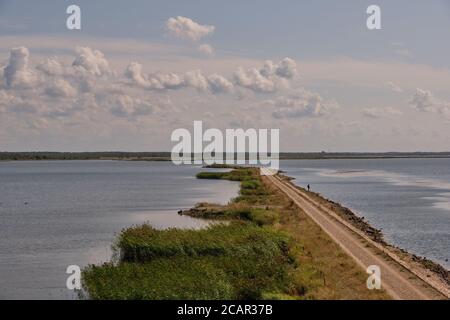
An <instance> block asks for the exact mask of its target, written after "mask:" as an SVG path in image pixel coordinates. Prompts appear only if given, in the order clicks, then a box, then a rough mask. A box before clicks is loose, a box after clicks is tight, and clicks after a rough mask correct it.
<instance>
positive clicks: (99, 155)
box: [0, 151, 450, 161]
mask: <svg viewBox="0 0 450 320" xmlns="http://www.w3.org/2000/svg"><path fill="white" fill-rule="evenodd" d="M246 156H247V157H248V154H247V155H246ZM279 158H280V160H321V159H404V158H411V159H413V158H418V159H427V158H450V152H379V153H377V152H281V153H280V155H279ZM27 160H34V161H37V160H47V161H48V160H121V161H170V160H171V153H170V152H165V151H164V152H121V151H106V152H45V151H43V152H0V161H27Z"/></svg>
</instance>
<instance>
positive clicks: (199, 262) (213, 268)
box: [83, 168, 300, 299]
mask: <svg viewBox="0 0 450 320" xmlns="http://www.w3.org/2000/svg"><path fill="white" fill-rule="evenodd" d="M197 178H199V179H226V180H232V181H240V182H241V188H240V195H239V197H237V198H236V199H234V201H233V202H232V203H230V205H228V206H224V207H220V206H216V207H214V208H213V207H211V208H206V210H197V211H193V212H195V214H193V216H195V217H201V218H209V219H217V220H228V221H227V223H218V224H214V225H212V226H210V227H209V228H206V229H201V230H185V229H168V230H157V229H154V228H153V227H151V226H149V225H141V226H137V227H132V228H128V229H125V230H123V231H122V232H121V233H120V235H119V237H118V239H117V245H116V250H117V251H118V252H119V256H120V257H121V258H120V260H119V262H118V263H117V264H116V265H114V264H111V263H109V264H104V265H102V266H90V267H88V268H86V269H85V270H84V271H83V286H84V288H85V291H86V292H87V293H88V296H89V298H92V299H262V298H272V299H285V298H289V297H291V296H293V295H294V296H295V294H296V293H297V292H298V290H297V289H296V288H298V287H299V286H300V285H298V284H296V282H295V279H294V277H292V273H293V270H294V269H296V268H297V264H296V262H295V260H294V259H293V258H292V254H291V252H290V247H291V245H290V238H289V237H288V236H287V235H286V234H285V233H283V232H281V231H278V230H276V229H275V228H274V227H273V225H274V224H275V223H276V222H277V221H278V219H279V213H278V212H277V211H275V210H273V209H270V208H269V207H266V206H262V207H261V206H258V207H255V206H253V204H254V203H258V204H262V203H264V204H265V203H267V201H268V192H267V190H266V188H265V186H264V185H263V183H262V182H261V178H260V176H259V172H258V169H255V168H241V169H235V170H232V171H230V172H202V173H199V174H198V175H197Z"/></svg>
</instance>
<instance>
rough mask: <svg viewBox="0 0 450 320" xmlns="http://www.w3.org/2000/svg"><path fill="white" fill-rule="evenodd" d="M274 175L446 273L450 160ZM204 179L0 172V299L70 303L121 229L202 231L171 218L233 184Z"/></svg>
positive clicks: (70, 169)
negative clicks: (79, 277) (73, 280)
mask: <svg viewBox="0 0 450 320" xmlns="http://www.w3.org/2000/svg"><path fill="white" fill-rule="evenodd" d="M281 167H282V169H283V170H285V171H287V174H288V175H290V176H293V177H295V178H296V180H295V182H296V183H297V184H299V185H301V186H305V185H306V184H308V183H309V184H311V186H312V188H313V190H314V191H318V192H320V193H322V194H323V195H324V196H325V197H327V198H330V199H332V200H335V201H338V202H341V203H342V204H344V205H345V206H348V207H350V208H351V209H353V210H354V211H355V212H356V213H358V214H360V215H362V216H364V217H365V218H366V219H367V220H369V221H370V223H371V224H373V225H374V226H376V227H378V228H382V229H383V232H384V234H385V236H386V238H387V240H388V241H390V242H391V243H393V244H395V245H398V246H400V247H402V248H405V249H407V250H409V251H411V252H414V253H416V254H419V255H422V256H426V257H429V258H431V259H433V260H436V261H438V262H440V263H442V264H443V265H445V266H446V267H447V268H448V267H449V266H450V264H449V263H448V262H446V261H445V260H446V259H449V258H450V254H449V251H450V169H449V168H450V159H380V160H288V161H282V162H281ZM201 170H204V169H202V168H200V167H189V166H182V167H177V166H174V165H172V164H171V163H169V162H126V161H49V162H46V161H42V162H36V161H30V162H0V299H18V298H24V299H74V298H75V295H74V294H73V293H72V292H71V291H69V290H67V289H66V288H65V281H66V278H67V275H66V273H65V271H66V268H67V266H68V265H73V264H75V265H79V266H80V267H83V266H86V265H87V264H92V263H101V262H103V261H108V260H109V259H110V257H111V253H112V252H111V249H110V247H111V244H112V242H113V241H114V239H115V236H116V235H117V233H118V232H119V231H120V230H121V229H122V228H124V227H127V226H131V225H135V224H140V223H143V222H149V223H151V224H152V225H154V226H155V227H157V228H167V227H185V228H186V227H187V228H191V227H192V228H197V227H202V226H204V225H205V222H203V221H201V220H196V219H192V218H189V217H180V216H178V214H177V211H178V210H179V209H181V208H190V207H192V206H193V205H194V204H195V203H197V202H199V201H209V202H219V203H226V202H228V201H229V200H230V199H231V198H232V197H235V196H236V195H237V192H238V184H237V183H235V182H229V181H214V180H196V179H195V174H196V173H197V172H199V171H201Z"/></svg>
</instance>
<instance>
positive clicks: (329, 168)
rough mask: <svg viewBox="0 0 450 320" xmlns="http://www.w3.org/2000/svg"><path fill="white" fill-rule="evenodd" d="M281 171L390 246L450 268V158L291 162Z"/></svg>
mask: <svg viewBox="0 0 450 320" xmlns="http://www.w3.org/2000/svg"><path fill="white" fill-rule="evenodd" d="M281 168H282V169H283V170H285V171H286V172H287V175H289V176H292V177H294V178H296V180H294V182H295V183H297V184H298V185H300V186H303V187H305V186H306V185H307V184H310V185H311V187H312V190H313V191H316V192H319V193H321V194H322V195H323V196H325V197H326V198H329V199H332V200H334V201H337V202H339V203H341V204H343V205H345V206H347V207H349V208H351V209H352V210H353V211H354V212H355V213H358V214H359V215H361V216H364V217H365V218H366V219H367V220H368V221H369V222H370V223H371V224H372V225H373V226H375V227H377V228H380V229H382V230H383V233H384V234H385V238H386V240H388V241H389V242H390V243H392V244H394V245H397V246H399V247H401V248H404V249H407V250H408V251H410V252H412V253H415V254H418V255H420V256H425V257H428V258H430V259H432V260H435V261H437V262H439V263H441V264H442V265H444V266H445V267H446V268H450V263H449V262H448V261H446V260H447V259H450V159H368V160H366V159H364V160H287V161H282V162H281Z"/></svg>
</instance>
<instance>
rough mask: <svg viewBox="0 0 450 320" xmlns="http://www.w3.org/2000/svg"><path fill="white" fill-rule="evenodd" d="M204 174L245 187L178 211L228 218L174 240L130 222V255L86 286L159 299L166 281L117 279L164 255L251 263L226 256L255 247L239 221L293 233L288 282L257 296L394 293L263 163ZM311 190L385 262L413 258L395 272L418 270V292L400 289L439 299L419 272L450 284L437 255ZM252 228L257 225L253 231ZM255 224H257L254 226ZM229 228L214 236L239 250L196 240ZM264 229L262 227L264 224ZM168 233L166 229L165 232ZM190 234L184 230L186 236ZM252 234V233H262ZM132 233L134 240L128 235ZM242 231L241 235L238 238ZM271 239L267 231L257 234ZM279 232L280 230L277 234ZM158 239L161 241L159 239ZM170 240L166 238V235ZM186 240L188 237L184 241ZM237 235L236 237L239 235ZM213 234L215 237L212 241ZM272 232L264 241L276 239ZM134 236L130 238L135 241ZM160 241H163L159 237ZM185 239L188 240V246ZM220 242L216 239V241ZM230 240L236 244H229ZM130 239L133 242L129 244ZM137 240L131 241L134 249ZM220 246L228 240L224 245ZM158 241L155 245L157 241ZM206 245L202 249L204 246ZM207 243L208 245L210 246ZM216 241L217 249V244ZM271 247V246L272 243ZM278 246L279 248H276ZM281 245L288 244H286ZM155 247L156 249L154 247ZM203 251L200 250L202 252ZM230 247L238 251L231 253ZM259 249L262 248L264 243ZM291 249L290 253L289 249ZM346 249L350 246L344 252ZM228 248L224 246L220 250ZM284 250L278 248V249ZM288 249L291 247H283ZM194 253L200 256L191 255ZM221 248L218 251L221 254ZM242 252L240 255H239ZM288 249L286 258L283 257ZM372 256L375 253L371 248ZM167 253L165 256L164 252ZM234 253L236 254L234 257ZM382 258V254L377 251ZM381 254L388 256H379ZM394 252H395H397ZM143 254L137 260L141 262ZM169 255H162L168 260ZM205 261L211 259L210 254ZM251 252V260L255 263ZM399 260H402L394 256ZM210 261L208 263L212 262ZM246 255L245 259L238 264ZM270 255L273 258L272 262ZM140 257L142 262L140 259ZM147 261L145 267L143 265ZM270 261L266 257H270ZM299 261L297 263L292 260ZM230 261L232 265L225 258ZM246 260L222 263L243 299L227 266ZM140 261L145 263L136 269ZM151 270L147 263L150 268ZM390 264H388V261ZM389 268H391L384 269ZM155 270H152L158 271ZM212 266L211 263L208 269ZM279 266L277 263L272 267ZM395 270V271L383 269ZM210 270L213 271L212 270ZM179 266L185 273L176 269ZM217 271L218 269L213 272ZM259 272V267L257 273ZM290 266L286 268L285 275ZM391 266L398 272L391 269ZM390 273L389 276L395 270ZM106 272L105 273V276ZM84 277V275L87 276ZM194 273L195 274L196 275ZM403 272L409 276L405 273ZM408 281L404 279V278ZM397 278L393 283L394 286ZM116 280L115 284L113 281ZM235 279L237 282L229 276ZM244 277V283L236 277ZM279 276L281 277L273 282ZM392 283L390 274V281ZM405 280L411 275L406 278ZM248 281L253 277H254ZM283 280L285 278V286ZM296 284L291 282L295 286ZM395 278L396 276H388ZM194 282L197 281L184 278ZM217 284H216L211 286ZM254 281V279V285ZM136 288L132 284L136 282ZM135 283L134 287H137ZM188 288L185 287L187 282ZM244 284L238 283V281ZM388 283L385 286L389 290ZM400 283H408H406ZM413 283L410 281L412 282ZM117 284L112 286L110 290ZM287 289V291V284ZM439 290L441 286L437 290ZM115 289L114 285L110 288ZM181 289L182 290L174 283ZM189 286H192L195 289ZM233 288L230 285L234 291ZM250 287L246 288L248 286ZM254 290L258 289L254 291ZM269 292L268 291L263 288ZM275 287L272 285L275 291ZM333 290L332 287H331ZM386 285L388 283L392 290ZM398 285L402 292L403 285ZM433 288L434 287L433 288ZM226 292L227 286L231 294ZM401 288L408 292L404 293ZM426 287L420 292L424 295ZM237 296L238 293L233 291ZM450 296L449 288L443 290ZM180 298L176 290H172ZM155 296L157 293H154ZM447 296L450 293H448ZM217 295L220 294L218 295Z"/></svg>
mask: <svg viewBox="0 0 450 320" xmlns="http://www.w3.org/2000/svg"><path fill="white" fill-rule="evenodd" d="M278 177H281V180H282V181H285V182H287V183H289V184H290V185H291V186H292V187H293V188H295V189H298V190H302V192H306V191H305V190H304V189H302V188H301V187H298V186H296V185H295V184H293V183H292V180H293V179H292V178H290V177H287V176H285V175H279V176H278ZM197 178H198V179H224V180H231V181H239V182H240V185H241V188H240V192H239V195H238V197H237V198H234V199H232V200H231V201H230V203H229V204H228V205H215V204H209V203H198V204H197V205H196V206H194V207H193V208H191V209H189V210H185V211H181V212H179V214H181V215H188V216H191V217H195V218H201V219H206V220H212V221H218V222H220V221H225V224H222V223H218V224H217V225H216V226H218V227H214V226H213V227H211V228H210V229H208V228H207V229H204V230H203V231H202V230H199V231H193V230H191V231H183V230H181V229H180V231H179V233H178V235H177V234H173V235H172V236H170V237H169V238H167V236H168V235H169V233H171V232H172V233H173V232H175V231H174V230H168V231H154V230H153V228H152V227H151V226H149V225H148V226H146V225H142V226H136V227H133V228H129V229H127V230H124V231H123V232H122V233H121V236H120V238H119V239H120V241H119V244H120V243H122V244H121V245H119V246H118V248H119V249H120V252H121V255H120V256H121V257H126V259H125V260H119V261H118V262H116V263H117V264H115V265H114V264H105V265H102V266H90V267H89V268H88V269H87V270H85V271H83V273H84V275H86V276H87V278H88V283H87V284H86V283H85V284H84V287H85V289H86V291H87V292H88V293H89V292H91V293H92V292H95V296H94V297H95V298H97V299H103V298H105V297H107V298H114V297H115V295H114V294H117V293H120V295H119V296H120V297H125V298H126V297H129V294H131V293H133V292H141V297H144V298H147V299H159V298H158V297H160V298H161V297H165V296H166V295H165V294H166V291H167V290H169V291H170V289H168V287H167V286H166V285H163V284H162V285H160V286H159V288H156V289H155V290H156V291H151V290H150V291H151V292H153V295H148V292H149V291H148V289H145V288H142V287H141V286H142V285H141V284H139V283H134V281H133V280H131V279H130V283H131V284H129V283H128V282H125V283H122V285H117V284H115V282H114V281H115V280H114V279H120V280H122V281H123V279H124V274H125V275H126V274H129V273H130V272H131V273H133V274H135V273H136V272H138V274H139V277H144V278H145V277H150V278H152V277H154V276H153V275H152V274H153V273H152V272H153V271H156V272H162V271H161V270H160V269H158V268H161V265H159V267H157V269H155V270H154V268H155V267H154V266H153V264H154V263H153V262H152V261H154V259H157V260H156V261H163V262H164V263H169V264H170V265H173V263H174V261H177V259H180V258H182V259H183V260H181V261H183V263H186V264H188V265H190V264H192V263H193V265H197V263H198V262H199V261H200V262H201V263H200V265H199V266H198V267H204V265H203V263H206V262H207V263H209V264H211V263H212V265H215V263H217V261H221V259H226V261H228V260H227V259H231V260H229V261H233V264H234V265H236V264H237V265H240V263H243V262H242V261H247V259H249V258H248V257H247V258H244V260H242V259H243V257H241V256H239V254H238V256H233V254H232V255H231V256H227V255H229V254H230V253H226V252H241V250H243V248H244V247H245V246H250V248H251V246H252V245H253V244H252V241H250V242H249V240H244V239H241V238H239V237H240V236H239V233H240V232H241V231H239V232H237V233H236V230H235V229H233V228H235V227H236V223H238V224H239V225H241V227H240V228H243V229H240V230H253V231H252V232H256V234H258V233H259V232H260V231H258V230H272V231H271V232H275V234H276V233H278V232H281V233H282V234H286V235H288V236H289V239H290V240H289V241H287V240H286V241H287V242H286V241H285V242H283V243H284V244H283V245H282V247H284V249H283V250H282V251H279V254H281V255H280V258H281V259H282V260H285V259H286V258H287V257H291V258H289V259H288V260H286V262H287V261H289V260H290V259H293V260H292V261H291V262H288V263H287V264H286V262H284V263H283V264H280V265H279V267H278V268H279V270H278V271H280V272H281V270H284V271H282V272H284V274H285V275H284V278H283V279H284V280H283V282H280V283H279V282H277V281H275V280H274V279H270V278H267V280H261V281H263V282H262V283H263V284H264V283H265V281H267V283H270V284H271V286H275V287H278V286H281V287H278V289H276V290H275V291H273V292H272V291H270V290H269V291H267V289H263V288H264V285H263V287H261V288H259V289H254V290H257V291H254V292H253V293H252V295H251V297H269V296H270V297H273V298H276V297H278V298H276V299H292V298H293V299H305V298H306V299H318V300H321V299H387V293H385V291H384V290H381V291H380V290H375V291H372V290H368V289H367V288H366V276H367V275H365V268H361V265H359V264H358V263H359V262H358V260H357V259H356V258H355V256H354V255H352V254H350V253H349V252H346V250H343V249H344V248H343V247H342V245H341V244H340V243H339V242H338V241H336V239H335V238H334V237H331V238H330V237H329V236H330V235H329V234H328V231H327V230H326V229H325V230H324V229H323V227H322V226H321V225H320V224H317V221H315V220H314V219H312V220H311V219H310V217H307V216H308V215H309V214H306V212H305V211H304V210H305V208H304V207H302V206H297V205H295V206H294V205H293V202H292V201H289V197H288V196H287V195H286V194H285V193H284V192H283V191H282V190H280V189H278V187H277V186H276V185H273V184H272V183H271V182H269V180H271V179H269V178H268V177H265V176H261V175H260V172H259V169H257V168H244V167H241V168H239V169H238V168H236V167H234V168H233V170H232V171H230V172H201V173H199V174H197ZM308 195H310V196H313V197H315V198H316V200H319V201H320V202H321V204H323V205H326V206H327V207H329V208H330V209H331V210H333V211H334V212H335V213H336V214H338V215H339V216H340V217H341V218H342V219H345V220H346V221H348V222H349V223H350V224H351V225H352V226H354V227H355V228H357V229H358V230H360V231H361V232H362V233H364V234H365V236H367V237H368V238H370V240H371V241H374V242H376V243H377V244H378V245H381V246H382V247H383V250H382V251H381V252H380V253H381V254H382V255H383V256H384V255H386V257H383V258H382V259H383V261H388V260H389V257H390V256H389V252H393V251H394V250H395V253H393V254H396V255H401V256H402V260H408V261H407V262H408V264H406V262H405V263H404V264H401V263H399V262H398V261H396V262H397V263H399V265H400V266H398V267H396V271H395V273H397V275H398V274H399V272H400V273H401V272H402V271H401V270H400V269H401V268H404V269H406V270H408V271H407V272H411V274H414V276H415V277H417V279H414V280H412V279H411V278H409V280H408V278H406V281H407V282H408V283H409V284H408V285H409V286H410V287H411V288H415V289H414V290H417V288H419V289H418V290H419V291H421V292H418V295H415V294H412V293H410V294H408V293H406V294H403V293H402V294H400V296H403V297H420V299H422V298H424V297H427V296H428V297H430V296H431V297H435V298H436V297H437V295H436V294H435V293H432V292H434V291H435V292H436V293H437V292H440V294H443V293H442V292H445V290H444V291H440V290H438V289H436V287H434V286H432V285H430V283H429V282H428V281H427V279H423V278H421V277H420V276H418V274H417V270H418V269H421V270H422V271H423V270H426V272H425V274H426V277H430V278H431V279H433V281H434V280H436V279H438V280H439V281H441V282H445V284H444V286H445V288H448V284H449V281H448V278H449V277H448V270H446V269H445V268H443V267H442V266H441V265H439V264H437V263H434V262H432V261H430V260H426V259H423V258H420V257H417V256H414V255H411V254H409V253H407V252H406V251H405V250H402V249H399V248H396V247H394V246H392V245H389V244H388V243H387V242H386V241H385V240H384V238H383V234H382V233H381V231H380V230H377V229H376V228H373V227H372V226H371V225H370V224H369V223H368V222H366V221H365V220H364V219H363V218H361V217H359V216H358V215H357V214H355V213H353V212H352V211H351V210H349V209H348V208H345V207H344V206H342V205H340V204H338V203H336V202H333V201H331V200H328V199H326V198H324V197H323V196H321V195H319V194H315V193H309V192H308ZM250 226H253V227H251V228H250V229H248V228H249V227H250ZM255 227H256V229H252V228H255ZM217 228H224V230H223V231H221V234H222V233H224V235H221V236H220V237H219V238H214V237H213V238H214V239H216V240H214V241H219V242H220V243H223V244H222V245H223V246H225V247H224V248H228V247H229V246H230V245H233V243H235V241H237V242H236V243H239V244H237V246H236V244H234V245H235V247H232V248H233V249H231V247H230V249H221V250H225V251H223V253H220V254H219V253H218V252H217V248H216V247H215V245H214V243H210V244H205V243H203V242H202V244H201V245H200V244H196V241H198V240H195V239H197V237H198V236H199V234H200V233H204V234H205V236H206V237H210V235H208V234H209V233H210V232H212V233H214V232H215V231H214V229H217ZM227 228H229V229H230V232H231V233H230V234H229V235H226V236H225V234H227V231H226V229H227ZM258 228H262V229H258ZM166 234H167V235H166ZM183 234H184V235H183ZM256 234H255V235H253V236H252V237H254V236H256ZM180 235H182V237H181V240H177V241H182V242H181V243H179V242H177V243H176V246H175V247H172V244H171V242H172V240H170V239H171V237H173V236H180ZM130 236H131V240H130V239H129V238H130ZM236 237H238V238H239V239H240V240H236V239H237V238H236ZM258 237H262V238H261V239H264V237H266V236H262V235H260V236H258ZM277 237H278V236H277ZM152 239H155V240H152ZM158 239H159V240H158ZM162 239H167V240H162ZM183 239H184V240H183ZM233 239H234V240H233ZM211 240H212V239H211ZM269 240H270V237H269V238H267V239H266V240H264V241H269ZM130 241H131V242H130ZM153 241H156V244H155V243H154V242H153ZM183 241H187V242H186V243H184V244H183ZM214 241H213V242H214ZM230 241H231V242H230ZM127 243H128V244H127ZM130 244H132V246H131V247H130ZM180 245H181V246H182V247H185V249H182V250H181V251H179V250H180V249H179V248H180ZM222 245H221V246H222ZM155 246H156V247H155ZM198 246H200V247H198ZM205 246H206V247H205ZM210 246H213V247H210ZM271 246H272V245H271ZM275 247H276V246H275ZM280 248H281V247H280ZM385 249H386V250H389V252H385V251H384V250H385ZM155 250H156V251H155ZM199 250H200V251H199ZM228 250H231V251H228ZM247 250H249V248H247V249H245V250H244V251H243V252H251V251H252V250H254V249H250V251H247ZM258 250H260V249H258ZM286 250H287V251H286ZM342 250H343V251H342ZM211 252H216V253H215V254H213V256H210V254H211ZM219 252H222V251H219ZM277 252H278V251H277ZM282 252H285V253H282ZM192 254H193V255H192ZM217 254H219V256H217ZM222 254H225V256H224V257H222V258H220V256H221V255H222ZM234 254H235V253H234ZM285 254H287V256H286V257H285V258H282V257H283V256H284V255H285ZM372 254H374V251H373V250H372ZM158 257H160V258H158ZM233 257H234V258H233ZM374 257H375V255H374ZM380 258H381V256H380ZM390 258H392V257H390ZM136 259H137V260H136ZM161 259H163V260H161ZM205 259H206V260H205ZM252 259H254V258H250V260H249V263H253V262H250V261H253V260H252ZM392 260H393V261H395V259H392ZM205 261H206V262H205ZM239 261H241V262H239ZM268 261H269V260H268ZM136 263H137V264H136ZM142 263H144V268H143V269H142V268H141V267H138V266H140V265H142ZM266 263H267V262H266ZM292 263H293V264H292ZM226 265H227V264H226ZM244 265H245V263H244V264H243V265H241V266H240V267H239V268H238V269H236V270H234V271H230V270H228V271H227V270H226V269H225V270H223V269H220V267H219V269H218V271H217V272H219V273H220V274H222V275H224V278H221V279H220V281H222V282H224V283H226V286H225V287H226V288H227V290H225V291H226V292H227V294H228V296H226V297H228V298H231V299H239V298H237V297H246V294H244V295H243V296H242V294H243V293H242V292H241V291H239V290H238V291H237V292H241V293H233V294H231V293H230V292H234V291H233V290H235V289H233V288H234V286H235V285H236V283H242V281H244V282H243V283H247V282H246V281H249V280H248V279H247V280H243V279H240V280H239V279H238V280H230V278H229V276H227V274H228V272H231V274H235V272H236V271H237V270H241V268H244V269H245V268H246V267H244ZM135 266H136V267H138V269H136V270H135ZM146 266H147V267H148V268H149V269H146V268H147V267H146ZM385 267H386V266H385ZM383 268H384V267H383ZM152 270H153V271H152ZM208 270H209V269H208ZM272 270H277V268H275V269H272ZM383 270H385V271H383V272H388V271H389V270H388V269H383ZM210 271H211V270H210ZM177 272H178V271H177ZM177 272H175V271H174V273H175V274H171V275H170V277H175V278H176V279H177V280H176V281H177V282H179V281H181V282H182V283H184V282H185V281H187V280H186V278H183V277H184V276H183V272H181V271H180V272H179V273H181V275H178V274H177ZM212 272H213V273H214V272H215V271H212ZM254 272H256V271H254ZM286 272H287V273H286ZM389 272H392V268H391V269H390V271H389ZM389 272H388V274H389ZM105 276H106V279H105ZM260 276H264V277H265V276H267V275H264V271H262V270H260V271H257V273H255V274H254V275H253V276H252V277H260ZM83 277H84V276H83ZM192 277H193V278H192ZM198 277H200V276H199V275H189V278H187V279H199V278H198ZM402 277H405V275H403V276H402ZM342 278H344V279H346V282H345V283H342ZM404 279H405V278H404ZM392 280H393V279H391V280H390V283H391V284H392ZM111 281H112V283H111ZM229 281H231V282H229ZM233 281H237V282H233ZM274 281H275V282H274ZM386 281H387V280H386ZM403 281H405V280H403ZM420 281H423V284H424V285H425V283H427V285H428V286H430V288H428V289H425V288H422V289H420V287H419V286H418V282H420ZM105 282H106V283H107V286H106V287H107V290H106V291H105V289H104V288H103V287H102V286H104V283H105ZM249 283H252V281H250V282H249ZM282 283H284V284H282ZM289 283H291V284H289ZM387 283H389V281H388V282H387ZM185 285H186V286H187V287H188V288H190V286H192V285H193V284H185ZM208 285H211V284H208ZM248 285H249V286H250V287H251V286H252V284H248ZM130 286H131V287H130ZM133 286H134V287H133ZM181 286H182V287H183V285H181ZM238 287H239V286H238ZM387 287H388V285H387V284H386V288H387ZM400 287H401V286H400ZM406 287H408V286H406ZM111 288H113V289H111ZM283 288H284V289H283ZM288 288H296V289H295V290H293V291H292V289H288ZM431 288H434V289H431ZM108 290H112V291H108ZM175 290H177V289H175ZM189 290H190V289H188V292H189ZM230 290H231V291H230ZM246 290H247V289H246ZM252 290H253V289H252ZM261 290H262V291H261ZM272 290H273V289H272ZM330 290H331V291H330ZM385 290H386V289H385ZM396 290H399V288H397V289H396ZM430 290H431V291H430ZM225 291H224V292H225ZM400 292H401V291H400ZM389 293H390V294H391V297H394V298H395V297H397V298H399V297H400V296H399V295H397V293H399V291H397V293H395V290H394V291H392V289H390V290H389ZM419 293H420V294H419ZM191 294H192V296H191V298H194V299H196V295H195V294H194V293H191ZM230 294H231V295H230ZM180 295H183V292H178V293H177V294H176V296H180ZM443 295H444V296H445V294H443ZM171 296H173V293H172V295H171ZM152 297H153V298H152ZM447 297H448V296H447ZM216 298H217V297H216Z"/></svg>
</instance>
